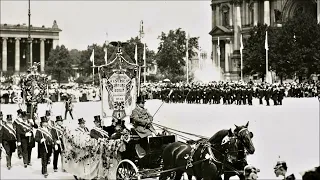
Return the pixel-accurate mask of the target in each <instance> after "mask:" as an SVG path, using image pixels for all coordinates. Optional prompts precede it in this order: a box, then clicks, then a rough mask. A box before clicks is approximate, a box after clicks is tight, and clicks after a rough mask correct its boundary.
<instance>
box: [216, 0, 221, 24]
mask: <svg viewBox="0 0 320 180" xmlns="http://www.w3.org/2000/svg"><path fill="white" fill-rule="evenodd" d="M220 16H221V14H220V4H216V26H220V25H221V22H220Z"/></svg>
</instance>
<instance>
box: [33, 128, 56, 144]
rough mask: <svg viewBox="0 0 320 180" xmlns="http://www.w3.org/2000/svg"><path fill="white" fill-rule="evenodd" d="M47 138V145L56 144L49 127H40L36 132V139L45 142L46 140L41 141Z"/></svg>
mask: <svg viewBox="0 0 320 180" xmlns="http://www.w3.org/2000/svg"><path fill="white" fill-rule="evenodd" d="M43 138H44V139H45V143H46V145H47V146H52V145H53V144H54V141H53V138H52V135H51V132H50V130H49V129H48V128H38V129H37V132H36V136H35V139H36V141H37V142H38V143H39V144H43V143H44V142H42V143H41V139H43Z"/></svg>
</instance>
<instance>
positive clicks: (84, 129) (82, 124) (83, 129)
mask: <svg viewBox="0 0 320 180" xmlns="http://www.w3.org/2000/svg"><path fill="white" fill-rule="evenodd" d="M78 121H79V122H78V124H79V127H78V128H77V129H76V131H80V132H85V133H89V129H88V128H87V127H86V121H85V120H84V119H83V118H80V119H78Z"/></svg>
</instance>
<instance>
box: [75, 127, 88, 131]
mask: <svg viewBox="0 0 320 180" xmlns="http://www.w3.org/2000/svg"><path fill="white" fill-rule="evenodd" d="M76 130H78V131H81V132H89V131H86V130H87V128H81V127H78V128H77V129H76Z"/></svg>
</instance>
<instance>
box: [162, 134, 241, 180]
mask: <svg viewBox="0 0 320 180" xmlns="http://www.w3.org/2000/svg"><path fill="white" fill-rule="evenodd" d="M224 133H226V134H225V135H223V136H221V135H220V134H215V135H214V136H212V138H210V139H200V140H198V141H196V142H195V146H196V147H194V148H192V147H191V146H190V145H189V144H187V143H183V142H174V143H171V144H169V145H168V146H167V147H165V149H164V151H163V154H162V157H163V170H164V171H165V170H171V169H173V171H169V172H164V173H161V175H160V177H159V180H165V179H167V178H168V177H170V178H171V179H175V180H180V179H181V177H182V175H183V173H184V172H186V173H187V174H188V177H189V179H191V178H192V176H195V177H196V178H197V179H202V178H203V179H204V180H211V179H218V178H219V177H220V175H221V169H222V166H223V164H225V162H226V161H229V162H230V163H232V162H234V161H236V159H237V155H238V147H237V146H238V144H239V143H238V139H237V138H236V136H235V135H234V134H233V133H232V131H231V129H230V130H225V131H224ZM218 141H219V142H220V143H217V142H218Z"/></svg>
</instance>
